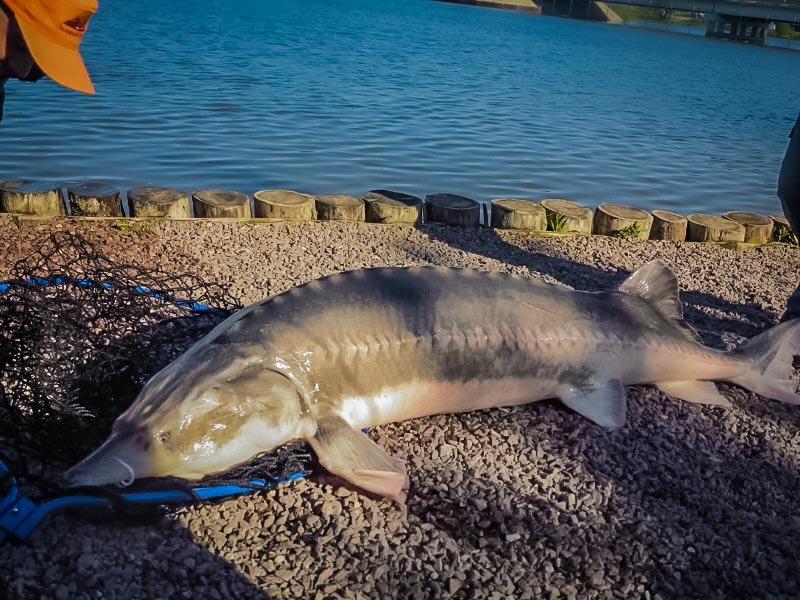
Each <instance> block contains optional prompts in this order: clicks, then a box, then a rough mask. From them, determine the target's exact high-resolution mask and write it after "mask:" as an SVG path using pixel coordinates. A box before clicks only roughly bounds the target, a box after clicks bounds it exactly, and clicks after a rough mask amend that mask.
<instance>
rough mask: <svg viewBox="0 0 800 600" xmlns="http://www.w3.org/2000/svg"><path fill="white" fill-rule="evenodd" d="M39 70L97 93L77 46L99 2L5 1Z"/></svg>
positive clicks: (65, 84) (57, 80)
mask: <svg viewBox="0 0 800 600" xmlns="http://www.w3.org/2000/svg"><path fill="white" fill-rule="evenodd" d="M3 2H4V3H5V5H6V6H7V7H8V8H10V9H11V12H12V13H14V17H16V19H17V23H19V28H20V30H21V31H22V36H23V37H24V38H25V43H26V44H27V45H28V49H29V50H30V52H31V56H33V59H34V60H35V61H36V64H37V65H39V68H40V69H41V70H42V71H44V73H45V74H46V75H47V76H48V77H50V79H52V80H53V81H56V82H58V83H60V84H61V85H63V86H65V87H68V88H70V89H73V90H77V91H79V92H85V93H87V94H94V85H92V80H91V79H90V78H89V73H88V72H87V71H86V66H85V65H84V64H83V59H82V58H81V55H80V52H79V50H78V47H79V46H80V44H81V40H82V39H83V35H84V33H86V28H87V26H88V24H89V19H91V18H92V15H94V13H95V12H97V0H3Z"/></svg>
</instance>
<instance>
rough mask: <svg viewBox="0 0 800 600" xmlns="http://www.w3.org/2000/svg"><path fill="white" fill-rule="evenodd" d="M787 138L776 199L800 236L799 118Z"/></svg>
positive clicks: (796, 233) (799, 117)
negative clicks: (778, 199)
mask: <svg viewBox="0 0 800 600" xmlns="http://www.w3.org/2000/svg"><path fill="white" fill-rule="evenodd" d="M789 137H790V138H791V139H790V140H789V147H788V148H787V149H786V156H784V157H783V165H782V166H781V175H780V177H779V179H778V197H779V198H780V199H781V204H782V205H783V214H785V215H786V218H787V219H789V224H790V225H791V226H792V229H793V230H794V233H795V235H798V236H800V116H798V117H797V123H795V126H794V129H792V133H790V134H789Z"/></svg>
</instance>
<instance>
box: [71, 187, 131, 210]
mask: <svg viewBox="0 0 800 600" xmlns="http://www.w3.org/2000/svg"><path fill="white" fill-rule="evenodd" d="M67 196H68V198H69V205H70V208H71V209H72V214H73V215H76V216H84V217H122V216H124V215H125V213H124V212H123V209H122V198H121V194H120V191H119V189H117V188H116V187H114V186H112V185H106V184H104V183H97V182H89V183H82V184H80V185H73V186H69V187H68V188H67Z"/></svg>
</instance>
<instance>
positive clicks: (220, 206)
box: [192, 189, 251, 219]
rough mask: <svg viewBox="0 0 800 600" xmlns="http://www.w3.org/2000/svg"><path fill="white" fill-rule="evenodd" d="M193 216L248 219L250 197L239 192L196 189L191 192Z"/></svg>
mask: <svg viewBox="0 0 800 600" xmlns="http://www.w3.org/2000/svg"><path fill="white" fill-rule="evenodd" d="M192 207H193V208H194V216H195V217H199V218H205V219H249V218H250V214H251V213H250V197H249V196H248V195H247V194H242V193H241V192H231V191H226V190H211V189H209V190H198V191H196V192H195V193H193V194H192Z"/></svg>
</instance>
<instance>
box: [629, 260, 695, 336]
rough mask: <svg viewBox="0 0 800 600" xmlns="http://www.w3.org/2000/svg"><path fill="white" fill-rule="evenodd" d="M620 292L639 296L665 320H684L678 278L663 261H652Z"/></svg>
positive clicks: (632, 277) (640, 268) (635, 274)
mask: <svg viewBox="0 0 800 600" xmlns="http://www.w3.org/2000/svg"><path fill="white" fill-rule="evenodd" d="M619 291H620V292H625V293H626V294H631V295H633V296H638V297H639V298H641V299H642V300H644V301H645V302H647V303H648V304H650V305H651V306H652V307H653V308H655V309H656V310H657V311H658V312H660V313H661V314H662V315H663V316H664V318H666V319H669V320H671V321H680V320H681V319H683V308H682V307H681V300H680V298H679V297H678V278H677V277H675V274H674V273H673V272H672V270H671V269H670V268H669V267H668V266H667V265H666V264H665V263H664V262H663V261H661V260H659V259H656V260H651V261H650V262H649V263H647V264H646V265H644V266H641V267H639V269H638V270H637V271H636V272H635V273H634V274H633V275H631V276H630V277H628V278H627V279H626V280H625V281H623V282H622V285H621V286H619Z"/></svg>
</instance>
